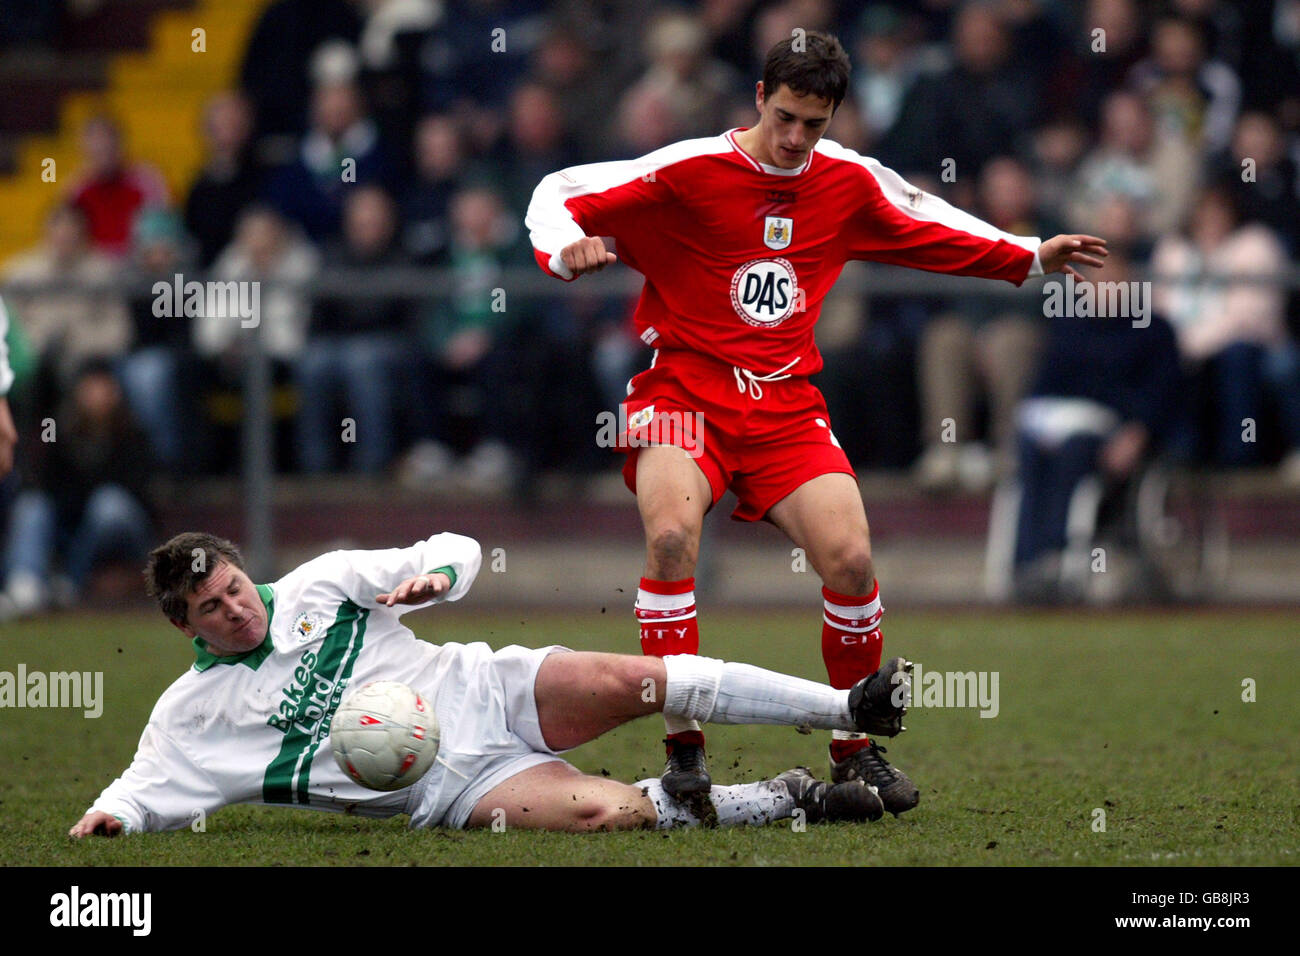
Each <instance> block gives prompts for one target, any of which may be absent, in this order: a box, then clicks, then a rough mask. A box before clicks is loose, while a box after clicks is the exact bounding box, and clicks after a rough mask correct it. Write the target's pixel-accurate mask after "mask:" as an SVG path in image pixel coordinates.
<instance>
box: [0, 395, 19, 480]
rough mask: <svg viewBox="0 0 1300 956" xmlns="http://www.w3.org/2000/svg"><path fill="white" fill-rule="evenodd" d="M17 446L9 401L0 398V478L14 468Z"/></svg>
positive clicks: (16, 431) (15, 430)
mask: <svg viewBox="0 0 1300 956" xmlns="http://www.w3.org/2000/svg"><path fill="white" fill-rule="evenodd" d="M17 444H18V429H16V428H14V417H13V415H11V414H10V413H9V400H8V399H7V398H5V397H3V396H0V478H3V477H4V476H5V475H7V474H9V472H10V470H11V469H12V468H13V466H14V446H15V445H17Z"/></svg>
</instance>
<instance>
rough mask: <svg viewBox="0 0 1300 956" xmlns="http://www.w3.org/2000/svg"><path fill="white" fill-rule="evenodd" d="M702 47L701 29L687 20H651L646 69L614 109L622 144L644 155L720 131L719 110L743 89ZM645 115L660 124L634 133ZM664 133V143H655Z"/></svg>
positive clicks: (674, 15)
mask: <svg viewBox="0 0 1300 956" xmlns="http://www.w3.org/2000/svg"><path fill="white" fill-rule="evenodd" d="M707 41H708V36H707V34H706V33H705V32H704V27H703V26H702V25H701V23H700V22H699V20H698V19H696V18H695V17H693V16H691V15H689V14H686V13H682V12H675V11H670V12H666V13H663V14H660V15H659V16H658V17H656V18H655V20H654V21H653V23H652V24H651V26H650V29H649V32H648V33H647V35H646V39H645V56H646V59H647V60H648V61H649V64H650V65H649V67H648V68H647V69H646V71H645V73H644V74H642V76H641V78H640V79H638V80H637V81H636V82H635V83H634V84H633V85H632V87H631V88H630V89H628V90H627V92H626V93H624V95H623V99H622V103H621V104H620V107H619V122H620V134H621V136H620V138H621V139H622V141H623V142H625V143H627V144H628V145H629V146H631V147H632V148H633V149H634V150H636V151H638V152H648V151H650V150H652V149H655V148H657V147H659V146H663V145H665V143H667V142H672V141H675V140H679V139H686V138H690V137H693V136H714V135H716V134H717V133H718V132H719V131H720V129H721V128H722V122H723V117H722V115H721V112H720V109H721V105H722V104H723V103H724V102H725V100H726V97H727V96H728V95H729V94H731V93H734V92H736V91H738V90H741V89H745V88H746V84H744V83H742V81H741V79H740V77H739V76H737V75H736V73H735V72H734V71H732V70H731V69H729V68H728V67H727V66H725V65H724V64H722V63H720V62H718V61H717V60H713V59H711V58H710V57H709V55H708V48H707ZM646 113H649V114H651V115H653V116H657V117H661V123H660V124H659V125H657V126H655V127H646V128H642V127H640V126H639V125H638V120H639V118H640V117H642V116H644V115H645V114H646ZM665 120H666V123H665V122H663V121H665ZM651 131H653V135H652V133H651ZM665 132H667V134H668V139H667V140H662V141H657V139H658V136H660V135H663V134H664V133H665Z"/></svg>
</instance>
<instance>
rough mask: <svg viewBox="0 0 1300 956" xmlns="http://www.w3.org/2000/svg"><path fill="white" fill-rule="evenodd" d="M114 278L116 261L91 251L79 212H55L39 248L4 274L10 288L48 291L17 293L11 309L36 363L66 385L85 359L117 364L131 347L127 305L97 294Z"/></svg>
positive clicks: (108, 294)
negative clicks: (40, 287) (23, 285)
mask: <svg viewBox="0 0 1300 956" xmlns="http://www.w3.org/2000/svg"><path fill="white" fill-rule="evenodd" d="M115 272H116V267H115V266H114V264H113V262H112V260H110V259H108V258H107V257H105V256H103V255H101V254H99V253H98V252H96V251H95V250H94V249H93V248H91V245H90V241H89V237H88V235H87V232H86V217H85V214H84V213H83V212H82V211H81V209H79V208H78V207H76V206H58V207H56V208H55V209H54V211H53V212H51V213H50V216H49V218H48V219H47V220H46V224H45V238H44V240H43V241H42V243H41V245H40V246H38V247H37V248H36V249H34V250H32V251H31V252H27V253H24V254H21V255H19V256H17V257H15V258H14V259H13V260H12V261H11V262H10V263H9V265H8V268H7V269H6V270H5V279H6V281H7V282H14V283H22V282H30V283H33V284H37V283H39V284H42V285H44V286H46V288H45V289H44V290H43V291H33V292H23V291H21V290H17V289H16V290H15V291H13V292H12V293H10V294H9V298H8V303H9V307H10V310H11V312H12V314H13V316H15V317H16V319H17V321H18V322H20V323H21V325H22V327H23V331H24V333H25V334H26V336H27V339H28V341H29V343H30V344H31V347H32V349H33V351H34V352H35V353H36V356H37V359H38V361H40V362H41V363H43V364H44V365H45V366H46V367H47V368H49V369H50V370H51V371H52V372H54V373H55V375H56V377H57V378H58V379H60V381H61V382H62V383H63V384H64V385H66V384H67V382H68V381H70V379H71V377H72V374H73V373H74V372H75V371H76V370H77V369H78V368H79V367H80V366H81V365H82V364H83V363H85V361H86V360H87V359H91V358H111V359H115V358H117V357H119V356H121V355H123V354H125V352H126V350H127V347H128V346H129V345H130V344H131V320H130V316H129V314H128V312H127V309H126V303H125V302H123V301H122V299H121V298H119V297H118V296H117V295H116V294H115V293H112V292H107V291H104V290H103V288H99V289H98V290H97V289H96V288H95V287H96V286H99V287H103V286H106V285H108V284H110V283H112V282H113V280H114V278H115Z"/></svg>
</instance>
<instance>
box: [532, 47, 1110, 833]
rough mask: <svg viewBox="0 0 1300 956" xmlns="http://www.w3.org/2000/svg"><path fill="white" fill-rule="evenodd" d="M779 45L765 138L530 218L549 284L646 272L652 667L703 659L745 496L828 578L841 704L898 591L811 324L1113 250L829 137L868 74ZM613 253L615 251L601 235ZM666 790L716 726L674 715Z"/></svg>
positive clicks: (737, 134) (579, 174)
mask: <svg viewBox="0 0 1300 956" xmlns="http://www.w3.org/2000/svg"><path fill="white" fill-rule="evenodd" d="M799 40H801V41H802V42H798V41H797V40H796V39H794V38H791V39H787V40H783V41H781V42H780V43H778V44H777V45H776V46H775V47H773V49H772V50H771V52H770V53H769V54H768V57H767V62H766V64H765V67H764V71H763V79H762V81H761V82H759V83H757V84H756V95H755V101H756V104H757V107H758V111H759V121H758V123H757V124H756V125H754V126H752V127H750V128H748V129H733V130H730V131H728V132H726V133H723V134H722V135H720V136H714V137H708V138H703V139H693V140H687V141H684V142H680V143H675V144H673V145H670V146H665V147H663V148H662V149H658V150H656V151H654V152H652V153H650V154H648V155H646V156H643V157H641V158H640V159H635V160H630V161H626V162H608V163H595V164H591V165H586V166H575V167H572V168H570V169H565V170H562V171H560V172H556V173H552V174H551V175H549V176H547V177H546V178H545V179H543V180H542V182H541V183H540V184H539V185H538V186H537V189H536V190H535V192H534V194H533V199H532V202H531V204H530V205H529V208H528V216H527V225H528V228H529V230H530V234H531V238H532V243H533V247H534V250H535V254H536V258H537V261H538V263H539V265H541V267H542V268H543V269H544V270H545V271H546V272H547V273H549V274H551V275H554V276H556V277H558V278H561V279H565V280H571V279H573V278H575V277H577V276H579V275H583V274H585V273H588V272H595V271H597V270H599V269H602V268H604V267H605V266H607V265H609V264H610V263H613V262H615V261H617V260H619V259H622V260H623V262H625V263H627V264H628V265H630V266H631V267H632V268H634V269H636V270H638V271H639V272H641V273H642V274H643V275H644V276H645V285H644V287H643V288H642V291H641V297H640V301H639V302H638V304H637V308H636V316H635V322H636V328H637V332H638V333H639V334H640V336H641V338H642V340H644V341H645V342H646V343H647V344H648V345H651V346H653V347H654V349H655V355H654V359H653V361H652V362H651V364H650V368H649V369H647V370H646V371H644V372H641V373H640V374H638V375H637V376H635V377H634V378H633V379H632V381H631V382H630V383H629V386H628V388H629V391H628V397H627V400H626V403H625V405H624V409H623V413H624V414H625V416H626V421H627V431H625V432H624V433H623V436H622V438H623V441H622V444H623V447H622V450H624V451H625V452H626V453H627V459H626V462H625V465H624V468H623V475H624V478H625V480H626V482H627V485H628V487H629V488H630V489H631V490H632V491H633V492H634V493H635V494H636V497H637V504H638V506H639V508H640V512H641V518H642V522H643V524H644V526H645V535H646V565H645V576H644V577H643V578H642V579H641V585H640V589H639V590H638V592H637V601H636V616H637V619H638V621H639V623H640V626H641V647H642V651H643V652H644V653H646V654H652V655H658V656H667V655H671V654H695V653H697V652H698V648H699V628H698V625H697V622H696V614H695V597H694V593H693V592H694V577H693V576H694V574H695V565H696V559H697V557H698V549H699V540H700V528H701V524H702V522H703V518H704V515H705V513H706V512H707V511H708V509H709V508H710V507H712V506H713V505H714V504H715V503H716V502H717V501H718V499H719V498H721V497H722V495H723V493H724V492H725V491H726V490H727V489H728V488H730V489H731V490H732V491H733V492H735V494H736V496H737V497H738V498H739V501H740V504H739V506H738V507H737V508H736V511H735V512H734V514H733V517H734V518H737V519H739V520H742V521H757V520H759V519H766V520H767V521H770V522H772V523H773V524H775V525H776V526H777V527H778V528H780V529H781V530H782V531H784V532H785V533H786V534H787V535H788V536H789V537H790V539H791V540H792V541H793V542H794V544H795V545H797V546H798V547H800V548H802V549H804V552H805V553H806V554H807V556H808V559H809V561H811V563H812V565H813V567H814V569H815V570H816V571H817V573H818V575H819V576H820V577H821V580H822V584H823V587H822V597H823V600H824V610H825V613H824V615H823V618H822V620H823V625H822V657H823V660H824V661H825V664H826V671H827V674H828V675H829V678H830V683H831V684H832V685H833V686H835V687H837V688H845V687H851V686H853V684H854V682H856V681H858V680H860V679H861V678H863V677H865V676H866V675H868V674H871V673H873V672H874V671H875V670H876V669H877V668H878V667H879V666H880V659H881V632H880V618H881V614H882V612H883V608H882V606H881V603H880V588H879V586H878V584H877V582H876V577H875V572H874V570H873V567H872V561H871V543H870V537H869V532H868V528H867V518H866V513H865V510H864V508H863V504H862V496H861V492H860V491H859V488H858V484H857V479H856V477H855V475H854V472H853V469H852V467H851V466H850V465H849V461H848V458H847V457H846V456H845V455H844V452H843V451H842V450H841V449H840V446H839V443H838V442H837V441H836V440H835V436H834V434H833V433H832V432H831V427H830V419H829V416H828V414H827V412H826V403H825V401H824V400H823V398H822V396H821V393H820V392H819V391H818V390H817V389H816V388H815V387H813V386H812V385H811V384H810V383H809V376H810V375H813V374H814V373H816V372H817V371H818V370H820V369H821V367H822V359H821V355H820V353H819V352H818V351H817V346H816V344H815V342H814V338H813V327H814V326H815V324H816V322H817V317H818V315H819V313H820V311H821V306H822V301H823V299H824V298H825V296H826V293H827V292H828V290H829V289H830V288H831V286H832V285H833V284H834V282H835V279H836V278H837V277H838V276H839V274H840V271H841V270H842V269H843V266H844V263H845V262H847V261H848V260H851V259H864V260H871V261H874V262H888V263H893V264H896V265H905V266H912V267H915V268H918V269H926V270H929V271H932V272H947V273H951V274H954V275H969V276H982V277H985V278H993V279H1005V280H1007V281H1009V282H1012V283H1014V284H1016V285H1019V284H1020V283H1022V282H1023V281H1024V280H1025V279H1026V278H1028V277H1029V276H1035V275H1043V274H1045V273H1051V272H1066V273H1071V274H1074V275H1075V276H1076V277H1077V276H1078V273H1077V272H1075V270H1074V268H1073V267H1072V264H1086V265H1091V266H1100V265H1101V257H1103V256H1105V254H1106V252H1105V242H1104V241H1103V240H1101V239H1097V238H1095V237H1092V236H1078V235H1065V236H1056V237H1054V238H1052V239H1049V240H1047V241H1045V242H1040V240H1039V239H1037V238H1023V237H1019V236H1013V235H1009V234H1007V233H1004V232H1001V231H1000V230H998V229H996V228H994V227H993V226H991V225H989V224H988V223H985V222H982V221H980V220H979V219H976V218H975V217H973V216H970V215H968V214H966V213H964V212H961V211H960V210H958V209H955V208H953V207H952V206H950V205H948V204H947V203H946V202H944V201H943V200H941V199H939V198H937V197H935V196H931V195H928V194H927V193H925V192H922V191H921V190H919V189H917V188H915V187H913V186H911V185H910V184H909V183H907V182H906V181H905V180H903V179H902V178H901V177H900V176H899V175H898V174H897V173H895V172H893V171H892V170H889V169H887V168H885V167H884V166H882V165H880V163H878V162H876V161H875V160H874V159H871V158H869V157H865V156H860V155H858V154H857V153H855V152H853V151H852V150H848V149H845V148H844V147H842V146H840V145H839V144H837V143H834V142H831V141H830V140H826V139H823V138H822V134H823V133H824V132H825V130H826V126H827V124H828V123H829V122H830V120H831V117H832V116H833V115H834V112H835V110H836V108H838V107H839V105H840V103H841V102H842V100H843V99H844V95H845V92H846V90H847V88H848V79H849V61H848V57H847V56H846V54H845V53H844V50H843V48H842V47H841V46H840V44H839V42H838V41H837V40H836V39H835V38H834V37H833V36H829V35H826V34H820V33H807V34H806V35H801V36H800V37H799ZM606 236H608V237H612V238H613V239H614V242H615V249H616V250H617V251H616V252H611V251H609V250H608V249H607V247H606V244H605V243H604V242H603V241H602V238H601V237H606ZM667 723H668V728H667V729H668V739H667V747H668V765H667V768H666V769H665V771H664V777H663V784H664V787H665V789H667V790H668V791H669V792H670V793H673V794H674V795H678V796H686V795H689V794H691V793H696V792H704V791H706V790H707V789H708V787H709V785H710V779H709V775H708V770H707V766H706V763H705V759H704V738H703V735H702V734H701V733H700V730H699V727H698V725H696V724H693V723H690V722H685V721H673V720H669V721H667ZM883 749H884V748H881V747H878V746H877V745H876V744H875V743H874V742H873V741H871V740H870V739H868V738H867V737H866V736H864V735H861V734H850V733H842V732H836V733H835V735H834V737H833V739H832V741H831V745H830V750H831V753H830V756H831V763H832V776H833V778H834V780H836V781H843V780H851V779H857V778H860V779H863V780H865V781H866V782H867V783H868V784H869V785H871V786H874V787H876V788H877V789H878V791H879V793H880V796H881V799H882V800H883V801H884V804H885V808H886V809H887V810H890V811H891V812H893V813H894V814H895V815H897V814H899V813H901V812H903V811H904V810H909V809H911V808H912V807H914V806H916V804H917V802H918V800H919V797H920V795H919V792H918V791H917V788H916V786H915V785H914V784H913V783H912V781H911V780H909V779H908V778H907V776H906V775H905V774H903V773H902V772H901V771H900V770H898V769H897V768H896V767H893V766H891V765H890V764H889V763H888V762H887V761H886V760H885V759H884V757H882V756H881V753H882V752H883Z"/></svg>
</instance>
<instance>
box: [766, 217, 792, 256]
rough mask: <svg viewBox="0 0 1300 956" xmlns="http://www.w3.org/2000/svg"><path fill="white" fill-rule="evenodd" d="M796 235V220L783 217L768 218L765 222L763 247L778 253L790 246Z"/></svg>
mask: <svg viewBox="0 0 1300 956" xmlns="http://www.w3.org/2000/svg"><path fill="white" fill-rule="evenodd" d="M793 234H794V220H793V219H787V218H784V217H782V216H768V217H767V218H766V219H765V220H764V221H763V245H765V246H767V247H768V248H769V249H775V250H777V251H778V252H779V251H780V250H782V249H784V248H785V247H786V246H788V245H790V237H791V236H792V235H793Z"/></svg>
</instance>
